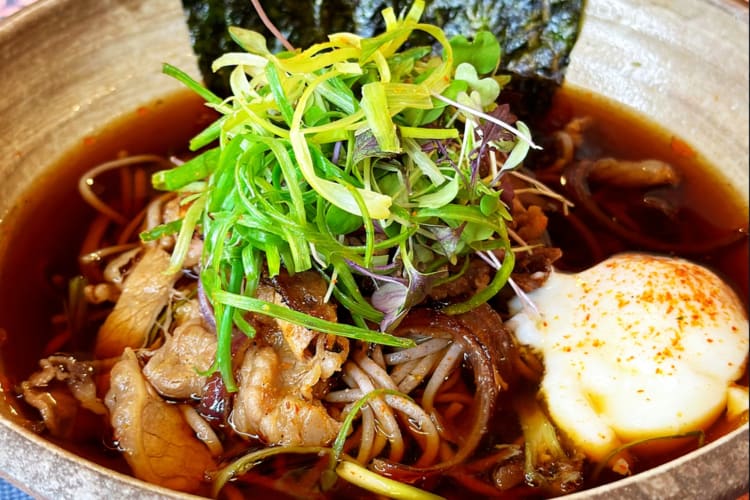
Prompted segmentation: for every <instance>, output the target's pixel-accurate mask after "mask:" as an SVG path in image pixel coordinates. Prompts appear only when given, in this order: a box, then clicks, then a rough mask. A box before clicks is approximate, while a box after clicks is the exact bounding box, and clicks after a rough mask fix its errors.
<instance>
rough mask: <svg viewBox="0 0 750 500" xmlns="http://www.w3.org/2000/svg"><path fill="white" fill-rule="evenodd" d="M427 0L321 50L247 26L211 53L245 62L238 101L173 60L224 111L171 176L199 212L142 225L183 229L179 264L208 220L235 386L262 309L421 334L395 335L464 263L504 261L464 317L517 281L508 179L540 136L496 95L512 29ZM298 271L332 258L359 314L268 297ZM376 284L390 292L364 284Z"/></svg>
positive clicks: (357, 330) (339, 286)
mask: <svg viewBox="0 0 750 500" xmlns="http://www.w3.org/2000/svg"><path fill="white" fill-rule="evenodd" d="M425 7H426V2H425V1H423V0H417V1H415V2H414V4H413V5H412V7H411V8H410V9H409V10H408V11H407V12H406V13H405V14H403V15H401V16H397V15H396V13H395V11H394V9H391V8H387V9H385V10H384V11H383V12H382V18H383V23H384V28H383V30H382V33H381V34H379V35H377V36H373V37H364V36H360V35H356V34H353V33H348V32H340V33H336V34H333V35H330V36H329V37H328V39H327V41H324V42H320V43H315V44H312V45H311V46H310V47H309V48H306V49H305V50H294V51H283V50H282V51H272V50H271V49H269V48H268V46H267V41H266V38H265V37H264V36H263V35H262V34H261V33H259V32H257V31H253V30H248V29H245V28H239V27H230V28H229V34H230V35H231V37H232V39H233V41H234V42H235V43H236V44H237V45H238V46H239V47H241V48H242V49H243V51H241V52H227V53H224V54H222V55H221V56H219V57H218V58H216V59H215V60H214V61H213V63H212V66H211V69H212V70H213V71H219V70H221V69H227V70H228V71H229V78H228V85H229V89H230V91H231V94H230V96H229V97H227V98H222V97H220V96H218V95H217V94H216V93H214V92H212V91H211V90H209V89H207V88H206V87H204V86H203V85H201V84H199V83H198V82H196V81H194V80H192V79H191V78H190V77H189V76H187V75H186V74H185V73H183V72H182V71H180V70H179V69H177V68H174V67H171V66H168V65H167V66H165V72H166V73H168V74H170V75H172V76H174V77H176V78H178V79H179V80H181V81H182V82H184V83H185V85H187V86H188V87H190V88H191V89H193V90H194V91H196V92H197V93H198V94H200V95H201V96H202V97H203V98H204V99H205V100H206V103H207V105H208V106H210V107H212V108H214V109H215V110H216V111H218V112H219V114H220V118H219V119H218V120H217V121H216V122H214V123H213V124H212V125H210V126H209V127H208V128H207V129H205V130H204V131H203V132H202V133H200V134H199V135H198V136H196V137H195V138H193V140H192V141H191V143H190V148H191V149H192V150H194V151H200V153H199V154H198V155H197V156H195V157H194V158H192V159H191V160H189V161H187V162H186V163H184V164H182V165H180V166H178V167H176V168H174V169H171V170H166V171H161V172H158V173H157V174H155V176H154V178H153V183H154V185H155V187H157V188H158V189H162V190H169V191H177V192H180V193H181V199H182V203H183V205H184V206H185V215H184V217H183V218H182V219H180V220H179V221H177V222H175V223H171V224H167V225H165V226H160V227H157V228H156V229H154V230H152V231H150V232H148V233H144V234H143V235H142V238H143V239H145V240H149V239H154V238H157V237H159V236H160V235H162V234H164V233H168V232H174V233H178V237H177V243H176V247H175V249H174V252H173V255H172V266H173V270H176V269H179V268H180V266H181V264H182V261H183V259H184V257H185V255H186V253H187V249H188V246H189V243H190V240H191V239H192V237H193V234H194V232H195V231H196V229H197V230H199V231H200V232H201V233H202V235H203V239H204V249H203V257H202V268H201V269H202V270H201V276H200V280H201V284H202V287H203V289H204V291H205V294H206V296H207V297H208V299H209V301H210V302H211V305H212V306H213V309H214V313H215V317H216V323H217V335H218V342H219V346H218V351H217V359H216V363H215V366H214V368H215V369H218V370H220V371H221V373H222V377H223V379H224V381H225V384H226V386H227V388H228V389H229V390H230V391H234V390H236V384H235V382H234V378H233V375H232V367H231V333H232V330H233V328H235V327H236V328H238V329H240V330H241V331H243V332H244V333H245V334H247V335H249V336H252V335H254V333H255V332H254V331H253V327H252V326H251V325H250V324H249V323H248V322H247V321H246V319H245V318H244V316H243V315H244V314H245V312H253V313H258V314H264V315H270V316H273V317H276V318H281V319H284V320H286V321H289V322H293V323H296V324H300V325H303V326H305V327H307V328H310V329H313V330H317V331H320V332H325V333H330V334H336V335H342V336H346V337H349V338H355V339H360V340H365V341H370V342H377V343H382V344H386V345H393V346H407V345H410V343H411V341H410V340H407V339H402V338H399V337H396V336H393V335H391V334H389V333H388V332H389V331H391V330H392V329H393V328H394V327H395V326H396V325H397V324H398V322H399V321H400V319H401V318H402V317H403V316H404V315H405V314H406V312H408V310H409V309H410V308H411V307H413V306H414V305H416V304H418V303H420V302H421V301H423V299H424V298H425V297H426V295H427V294H428V293H429V291H430V289H431V288H432V287H433V286H436V285H439V284H442V283H445V282H448V281H450V280H454V279H456V278H458V277H459V276H461V274H462V273H463V272H464V271H465V270H466V268H467V266H468V264H469V259H470V258H471V257H472V256H474V255H481V256H482V257H483V258H485V259H486V260H488V261H490V262H492V263H494V265H495V267H496V269H497V270H496V273H495V274H494V277H493V279H492V281H491V282H490V284H489V285H488V286H487V287H486V288H485V289H483V290H481V291H479V292H477V293H476V295H474V296H473V297H470V298H468V299H467V300H465V301H464V302H459V303H454V304H451V305H448V306H447V307H446V308H445V309H444V310H445V312H446V313H449V314H454V313H462V312H466V311H469V310H471V309H473V308H474V307H476V306H478V305H480V304H482V303H484V302H486V301H487V300H488V299H490V298H491V297H493V296H494V295H495V294H497V293H498V292H499V291H500V289H501V288H502V287H503V286H504V285H505V284H506V282H507V279H508V277H509V275H510V272H511V271H512V269H513V265H514V255H513V251H512V250H511V246H510V241H509V238H508V233H507V230H506V222H507V221H509V220H510V214H509V212H508V210H507V207H506V206H505V204H504V203H503V201H502V200H501V198H500V196H501V189H499V181H500V178H501V175H502V173H503V172H504V171H507V170H510V169H514V168H517V167H518V166H519V165H520V164H521V162H522V161H523V159H524V157H525V156H526V153H527V152H528V150H529V148H530V147H535V145H534V144H533V142H532V140H531V137H530V132H529V130H528V128H527V127H526V126H525V125H524V123H523V122H521V121H518V122H516V123H515V126H512V125H511V124H510V123H508V121H513V120H514V118H513V116H512V115H511V114H510V113H509V111H508V108H507V106H498V105H497V104H496V100H497V98H498V95H499V94H500V91H501V90H502V88H503V86H504V85H505V84H506V83H507V82H508V77H506V76H496V74H497V72H498V69H499V68H500V61H501V54H502V52H503V48H502V46H501V44H500V42H499V41H498V40H497V38H496V36H495V35H494V34H493V33H491V32H489V31H478V32H476V33H475V35H474V36H473V37H472V38H471V39H467V38H466V37H465V36H463V35H458V36H454V37H453V38H451V39H450V40H449V38H448V36H447V35H446V33H445V32H444V31H443V30H442V29H441V28H439V27H437V26H435V25H433V24H430V23H424V22H422V21H421V19H422V18H423V17H424V11H425ZM436 12H439V11H433V14H435V13H436ZM467 15H468V14H467ZM417 35H418V36H417ZM299 36H302V35H301V34H300V35H299ZM424 39H428V40H429V41H428V42H427V43H426V44H425V45H420V44H417V43H415V40H424ZM483 162H484V164H483ZM480 172H483V173H482V174H481V175H480ZM282 267H283V268H285V269H286V270H287V271H288V272H289V273H291V274H294V273H298V272H302V271H307V270H310V269H314V270H317V271H318V272H320V273H321V275H322V276H324V278H325V279H326V280H327V281H328V283H329V294H330V295H332V296H333V297H335V299H336V300H337V301H338V303H340V304H341V305H342V306H343V307H344V308H345V309H346V311H347V312H348V314H349V316H350V320H351V321H350V324H347V323H343V322H342V323H332V322H328V321H324V320H322V319H319V318H315V317H312V316H309V315H306V314H303V313H301V312H298V311H293V310H291V309H288V308H285V307H282V306H279V305H276V304H272V303H269V302H266V301H263V300H260V299H258V298H256V297H255V296H254V295H255V291H256V289H257V287H258V284H259V282H260V279H261V277H262V275H264V273H267V275H269V276H274V275H276V274H278V273H279V272H280V270H281V269H282ZM362 280H365V281H368V282H369V283H371V286H372V289H373V290H374V291H372V293H369V292H368V293H363V292H362V290H361V289H360V283H361V282H362ZM374 325H379V329H378V328H373V326H374Z"/></svg>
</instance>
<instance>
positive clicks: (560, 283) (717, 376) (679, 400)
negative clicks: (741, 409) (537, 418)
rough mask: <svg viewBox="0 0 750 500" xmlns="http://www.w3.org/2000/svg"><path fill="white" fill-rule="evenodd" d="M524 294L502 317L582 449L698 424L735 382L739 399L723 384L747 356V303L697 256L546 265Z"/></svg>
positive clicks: (602, 452)
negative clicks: (540, 279) (580, 267)
mask: <svg viewBox="0 0 750 500" xmlns="http://www.w3.org/2000/svg"><path fill="white" fill-rule="evenodd" d="M528 297H529V298H530V299H531V302H532V303H533V304H534V306H535V308H536V310H533V308H532V307H529V306H528V304H527V305H526V306H524V305H523V302H522V301H521V300H519V299H518V298H516V299H513V300H512V301H511V302H510V304H509V306H510V310H511V313H512V314H513V316H512V317H511V319H510V320H509V321H508V323H507V325H508V326H509V327H510V328H511V329H512V330H513V331H514V333H515V335H516V338H517V339H518V341H519V342H520V343H522V344H525V345H527V346H530V347H531V348H533V349H534V350H536V351H537V352H538V353H539V354H540V355H541V356H542V358H543V361H544V367H545V373H544V377H543V379H542V382H541V395H542V397H543V398H544V399H545V401H546V405H547V408H548V411H549V413H550V417H551V418H552V420H553V421H554V422H555V424H556V425H557V427H558V428H559V429H560V430H561V431H563V432H564V433H565V434H566V435H567V437H568V438H569V439H570V440H571V441H572V442H573V443H574V444H575V445H576V446H577V447H578V448H579V449H580V450H581V451H582V452H584V453H585V454H586V455H587V456H588V457H589V458H591V459H592V460H595V461H602V460H604V459H606V458H607V457H608V456H609V455H610V454H611V453H612V452H613V451H614V450H616V449H617V448H618V447H620V446H621V445H623V444H627V443H631V442H634V441H640V440H644V439H649V438H658V437H667V436H674V435H677V434H682V433H685V432H690V431H696V430H705V429H706V428H707V427H708V426H710V425H711V424H712V423H713V422H714V421H715V420H716V419H717V418H718V417H719V416H720V415H721V414H722V413H723V412H724V410H725V408H726V406H727V400H728V397H730V395H732V394H733V391H734V395H733V396H731V397H736V392H737V391H738V390H739V391H740V393H742V394H744V396H745V399H746V398H747V389H746V388H744V387H739V386H737V385H736V384H734V383H733V382H734V381H735V380H737V379H738V378H739V377H741V376H742V374H743V371H744V368H745V364H746V363H747V357H748V320H747V315H746V312H745V307H744V305H743V304H742V302H741V301H740V300H739V298H738V297H737V295H736V294H735V293H734V292H733V291H732V290H731V289H730V288H729V286H728V285H727V284H726V283H724V282H723V281H722V280H721V279H720V278H719V277H718V276H716V275H715V274H714V273H712V272H711V271H709V270H708V269H706V268H704V267H702V266H699V265H697V264H694V263H691V262H688V261H685V260H682V259H676V258H669V257H659V256H653V255H643V254H620V255H616V256H614V257H611V258H609V259H608V260H606V261H604V262H602V263H600V264H598V265H596V266H594V267H592V268H590V269H587V270H585V271H582V272H580V273H575V274H567V273H562V272H557V271H553V272H552V273H551V274H550V276H549V278H548V280H547V281H546V282H545V284H544V285H543V286H542V287H540V288H538V289H537V290H534V291H533V292H531V293H529V294H528ZM672 441H673V440H672ZM664 446H669V445H668V444H666V445H665V443H664V441H663V440H662V442H661V443H660V444H659V445H654V446H646V447H645V448H644V447H639V450H638V451H639V453H656V452H659V451H663V450H664Z"/></svg>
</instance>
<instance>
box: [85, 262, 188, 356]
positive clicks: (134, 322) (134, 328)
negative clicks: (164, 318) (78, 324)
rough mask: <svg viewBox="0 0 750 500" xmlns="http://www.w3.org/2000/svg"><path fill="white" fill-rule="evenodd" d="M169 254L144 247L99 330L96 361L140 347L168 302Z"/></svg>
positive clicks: (171, 280) (173, 277)
mask: <svg viewBox="0 0 750 500" xmlns="http://www.w3.org/2000/svg"><path fill="white" fill-rule="evenodd" d="M169 259H170V257H169V254H168V253H167V252H165V251H164V250H161V249H159V248H157V247H153V248H148V249H147V250H146V251H145V253H144V254H143V256H142V257H141V259H140V260H139V261H138V263H137V264H136V265H135V266H134V268H133V269H132V270H131V271H130V274H129V275H128V276H127V278H126V279H125V282H124V286H123V290H122V294H121V295H120V298H119V299H118V300H117V303H116V304H115V307H114V309H113V310H112V313H110V314H109V316H107V319H106V320H105V321H104V324H103V325H102V326H101V328H100V329H99V333H98V335H97V338H96V347H95V348H94V352H95V354H96V357H97V358H100V359H102V358H114V357H117V356H119V355H120V354H122V352H123V350H124V349H125V348H126V347H131V348H139V347H143V346H144V345H145V343H146V340H147V338H148V333H149V331H150V330H151V328H152V326H153V325H154V322H155V321H156V318H157V317H158V315H159V314H160V313H161V311H162V310H163V309H164V307H165V306H166V305H167V303H168V302H169V297H170V293H171V290H172V286H173V285H174V282H175V280H176V279H177V275H176V274H166V273H165V271H166V270H167V268H168V267H169Z"/></svg>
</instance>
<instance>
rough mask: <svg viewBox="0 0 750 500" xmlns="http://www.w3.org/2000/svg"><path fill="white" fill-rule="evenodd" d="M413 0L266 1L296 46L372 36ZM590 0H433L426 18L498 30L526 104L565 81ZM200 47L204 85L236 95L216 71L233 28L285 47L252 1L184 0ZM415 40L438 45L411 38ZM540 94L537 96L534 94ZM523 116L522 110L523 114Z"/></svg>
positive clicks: (455, 31) (454, 29)
mask: <svg viewBox="0 0 750 500" xmlns="http://www.w3.org/2000/svg"><path fill="white" fill-rule="evenodd" d="M411 3H412V2H411V1H407V0H389V1H384V0H349V1H347V0H275V1H272V0H265V1H262V2H261V4H262V5H263V9H264V10H265V11H266V14H267V15H268V17H269V18H270V19H271V20H272V22H273V23H274V24H275V25H276V27H277V28H279V30H280V31H281V32H282V33H283V34H284V36H285V37H287V39H288V40H289V41H290V42H291V43H292V45H294V46H295V47H302V48H304V47H307V46H309V45H310V44H312V43H315V42H319V41H323V40H325V38H326V35H327V34H328V33H335V32H338V31H349V32H353V33H357V34H359V35H362V36H372V35H374V34H377V33H379V32H381V31H382V30H383V29H384V23H383V18H382V15H381V11H382V10H383V9H384V8H386V7H388V6H390V7H393V9H394V10H395V12H396V13H397V14H398V13H402V12H405V11H406V10H407V9H408V8H409V7H410V6H411ZM583 3H584V0H426V1H425V4H426V7H425V12H424V15H423V16H422V21H424V22H429V23H433V24H436V25H438V26H441V27H442V28H443V30H444V31H445V32H446V34H447V35H448V37H449V38H450V37H452V36H454V35H459V34H460V35H464V36H465V37H467V38H469V39H471V38H472V37H473V35H474V34H475V33H476V32H477V31H479V30H482V29H488V30H490V31H492V32H493V33H494V34H495V35H496V36H497V38H498V40H499V41H500V45H501V47H502V49H503V57H502V60H501V67H500V70H501V71H504V72H508V73H510V74H512V75H515V76H516V77H517V78H514V85H513V88H512V90H515V91H521V92H520V93H519V95H520V94H523V95H524V99H523V102H521V103H520V104H521V105H522V107H528V106H529V105H531V106H534V107H535V106H537V105H538V104H539V103H538V102H537V101H545V100H546V99H545V97H544V96H545V95H547V96H548V95H549V89H550V88H554V87H556V86H557V85H559V84H560V83H561V82H562V80H563V78H564V74H565V68H566V67H567V65H568V59H569V55H570V52H571V50H572V49H573V45H574V44H575V41H576V38H577V36H578V32H579V28H580V23H581V19H582V12H583ZM182 4H183V7H184V11H185V15H186V19H187V23H188V28H189V30H190V36H191V41H192V44H193V49H194V51H195V53H196V55H197V56H198V64H199V67H200V70H201V73H202V75H203V79H204V83H205V84H206V85H207V86H208V87H209V88H210V89H211V90H213V91H214V92H216V93H217V94H219V95H223V96H226V95H228V94H229V90H228V84H227V78H228V75H227V74H226V73H218V74H214V73H212V72H211V62H212V61H213V60H214V59H216V58H217V57H218V56H219V55H221V54H222V53H224V52H228V51H233V50H237V49H238V47H237V45H236V44H235V43H234V42H233V41H232V40H231V38H230V37H229V35H228V32H227V28H228V27H229V26H241V27H243V28H247V29H253V30H256V31H259V32H261V33H263V34H264V35H265V36H266V39H267V40H268V45H269V48H270V49H271V50H272V51H276V50H282V47H281V44H280V43H279V42H278V40H276V39H275V38H273V36H272V35H271V34H270V32H268V30H267V29H266V28H265V26H264V25H263V23H262V22H261V20H260V18H259V17H258V15H257V13H256V12H255V10H254V9H253V7H252V4H251V2H250V0H203V1H199V0H182ZM409 42H410V43H411V44H413V45H418V44H425V43H432V40H429V39H428V38H424V39H419V38H418V37H415V38H412V39H410V41H409ZM531 95H533V96H534V98H533V100H531V101H530V99H529V96H531ZM522 114H523V112H522Z"/></svg>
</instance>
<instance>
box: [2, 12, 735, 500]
mask: <svg viewBox="0 0 750 500" xmlns="http://www.w3.org/2000/svg"><path fill="white" fill-rule="evenodd" d="M163 62H170V63H172V64H174V65H175V66H178V67H180V68H182V69H184V70H186V71H188V72H189V73H191V74H193V75H194V76H196V77H197V76H198V71H197V66H196V62H195V60H194V57H193V55H192V51H191V48H190V45H189V38H188V32H187V28H186V27H185V23H184V20H183V14H182V11H181V2H180V0H40V1H39V2H37V3H35V4H34V5H32V6H30V7H28V8H26V9H24V10H22V11H21V12H20V13H19V14H16V15H14V16H12V17H10V18H8V19H6V20H3V21H0V280H2V279H3V276H4V274H3V269H2V266H3V257H4V255H5V254H6V253H7V249H8V248H9V245H12V243H13V235H14V234H17V232H18V231H23V230H27V229H24V228H19V227H15V226H14V224H13V221H14V214H15V213H17V211H18V209H19V207H22V206H23V205H24V203H26V202H27V200H28V198H27V193H28V191H29V189H30V187H31V186H32V185H34V184H35V183H37V182H44V180H45V179H46V178H47V177H46V175H47V174H48V173H49V169H50V167H51V166H52V165H54V164H55V162H56V160H57V159H58V158H60V157H61V156H62V155H63V154H64V153H65V152H66V151H68V150H70V149H71V148H72V147H73V146H74V145H76V144H78V143H80V141H81V140H82V139H83V138H84V137H86V136H87V135H88V134H91V133H93V132H94V131H97V130H99V129H101V128H102V127H104V126H105V125H106V124H107V123H110V122H112V121H113V120H114V119H115V118H116V117H119V116H122V115H125V114H126V113H128V112H131V111H133V110H135V109H136V108H138V106H140V105H143V104H144V103H148V102H152V101H154V100H155V99H157V98H159V97H163V96H166V95H168V94H170V93H172V92H174V91H175V90H176V89H178V88H179V85H178V84H177V83H175V82H174V81H173V80H171V79H170V78H168V77H166V76H164V75H162V74H161V64H162V63H163ZM567 84H568V85H573V86H576V87H582V88H584V89H588V90H591V91H593V92H595V93H598V94H601V95H603V96H606V97H609V98H611V99H614V100H616V101H619V102H620V103H622V104H623V105H625V106H628V107H630V108H632V109H634V110H636V111H637V112H640V113H643V114H644V115H646V116H649V117H651V119H652V120H654V121H656V122H657V123H659V124H661V125H663V126H664V127H665V128H666V129H668V130H671V131H672V132H674V133H675V134H677V135H678V136H680V137H681V138H683V139H684V140H686V141H687V142H688V143H689V144H690V145H691V146H692V147H693V148H694V149H695V150H696V151H697V153H698V154H700V155H702V156H703V157H705V158H708V159H709V160H710V163H711V164H713V165H716V166H717V167H719V168H720V169H721V174H722V175H723V176H724V178H725V179H726V182H728V183H731V184H732V185H733V186H734V187H735V188H736V190H737V192H738V193H739V196H740V197H741V199H742V200H743V201H744V204H745V207H747V205H748V155H749V149H748V9H747V4H746V3H743V2H737V1H734V0H651V1H646V0H589V1H588V4H587V6H586V14H585V18H584V22H583V29H582V33H581V36H580V39H579V41H578V44H577V45H576V48H575V50H574V52H573V54H572V57H571V65H570V67H569V70H568V73H567ZM2 300H3V298H2V297H0V301H2ZM1 319H2V318H0V320H1ZM1 327H2V324H0V328H1ZM1 339H2V337H1V336H0V340H1ZM0 345H1V344H0ZM1 354H2V356H3V357H4V358H5V359H6V360H7V359H9V358H11V357H13V356H15V355H16V353H14V352H8V350H7V349H6V350H3V351H1ZM2 366H3V365H2V362H1V361H0V377H2V376H3V373H2V369H3V368H2ZM0 476H2V477H4V478H6V479H8V480H9V481H11V482H12V483H14V484H15V485H17V486H18V487H20V488H22V489H23V490H25V491H26V492H28V493H29V494H31V495H33V496H36V497H42V498H56V499H58V498H76V499H85V498H107V497H109V498H165V497H167V498H186V496H185V495H180V494H177V493H175V492H173V491H169V490H165V489H162V488H158V487H155V486H152V485H149V484H146V483H144V482H141V481H138V480H136V479H133V478H132V477H129V476H126V475H123V474H120V473H116V472H113V471H111V470H108V469H106V468H104V467H101V466H99V465H96V464H94V463H91V462H89V461H87V460H85V459H82V458H80V457H78V456H76V455H74V454H71V453H69V452H67V451H65V450H62V449H61V448H59V447H57V446H55V445H53V444H51V443H50V442H48V441H46V440H45V439H43V438H41V437H39V436H37V435H36V434H34V433H32V432H30V431H28V430H26V429H24V428H22V427H20V426H18V425H16V424H15V423H14V422H12V421H11V419H8V418H4V417H0ZM747 491H748V425H747V424H745V425H744V426H743V427H742V428H740V429H737V430H735V431H734V432H732V433H731V434H729V435H726V436H724V437H723V438H721V439H719V440H718V441H715V442H713V443H711V444H709V445H708V446H706V447H704V448H702V449H700V450H698V451H696V452H693V453H690V454H688V455H686V456H683V457H682V458H680V459H678V460H675V461H672V462H670V463H668V464H666V465H663V466H661V467H658V468H656V469H652V470H650V471H648V472H645V473H642V474H638V475H636V476H633V477H629V478H626V479H623V480H621V481H618V482H616V483H613V484H611V485H608V486H605V487H600V488H597V489H593V490H588V491H585V492H582V493H578V494H575V495H572V496H571V498H607V499H610V498H628V499H652V498H701V499H710V498H716V499H718V498H727V499H736V498H738V497H740V496H741V495H743V494H744V493H747Z"/></svg>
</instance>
